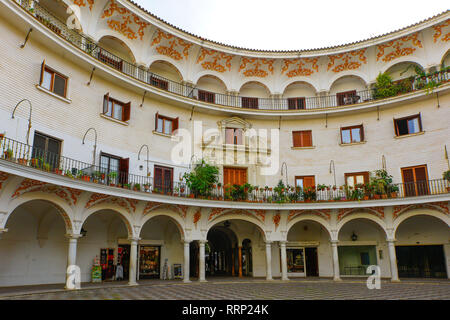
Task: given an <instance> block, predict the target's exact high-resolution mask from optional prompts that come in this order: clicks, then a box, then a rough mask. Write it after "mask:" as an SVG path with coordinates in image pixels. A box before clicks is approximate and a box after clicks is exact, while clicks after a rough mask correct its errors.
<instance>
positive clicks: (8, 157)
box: [5, 148, 13, 159]
mask: <svg viewBox="0 0 450 320" xmlns="http://www.w3.org/2000/svg"><path fill="white" fill-rule="evenodd" d="M5 156H6V159H11V158H12V156H13V151H12V149H10V148H8V149H7V150H6V151H5Z"/></svg>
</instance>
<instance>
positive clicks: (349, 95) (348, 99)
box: [336, 90, 360, 106]
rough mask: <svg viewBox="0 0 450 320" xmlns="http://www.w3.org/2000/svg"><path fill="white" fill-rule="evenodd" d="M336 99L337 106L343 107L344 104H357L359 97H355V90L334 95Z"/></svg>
mask: <svg viewBox="0 0 450 320" xmlns="http://www.w3.org/2000/svg"><path fill="white" fill-rule="evenodd" d="M336 99H337V104H338V106H343V105H346V104H354V103H358V101H359V99H360V97H359V96H357V95H356V90H351V91H345V92H338V93H336Z"/></svg>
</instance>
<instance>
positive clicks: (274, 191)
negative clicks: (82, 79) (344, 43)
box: [0, 135, 450, 203]
mask: <svg viewBox="0 0 450 320" xmlns="http://www.w3.org/2000/svg"><path fill="white" fill-rule="evenodd" d="M0 159H1V160H3V161H9V162H14V163H18V164H20V165H23V166H27V167H32V168H35V169H37V170H43V171H47V172H51V173H53V174H58V175H61V176H65V177H67V178H71V179H79V180H83V181H86V182H91V183H97V184H102V185H107V186H111V187H120V188H125V189H131V190H134V191H140V192H149V193H158V194H165V195H171V196H180V197H190V198H201V199H211V200H231V201H245V202H261V203H296V202H313V201H351V200H353V201H360V200H369V199H386V198H405V197H416V196H427V195H439V194H445V193H450V182H449V181H447V180H444V179H434V180H424V181H416V182H408V183H397V184H392V185H390V186H388V187H387V188H385V189H383V190H378V191H373V190H372V191H369V190H366V188H365V187H363V188H351V187H345V186H341V187H335V186H334V187H323V185H318V187H317V189H316V187H313V188H312V189H310V190H301V189H299V188H294V187H289V186H286V187H284V188H280V187H275V188H269V187H268V186H267V187H261V188H259V187H251V189H247V190H246V189H242V188H241V192H240V193H239V192H236V190H237V189H236V188H237V187H235V186H224V187H222V186H220V185H215V186H213V187H212V189H211V191H210V192H209V194H208V195H206V196H198V195H196V194H194V193H193V192H191V190H189V188H188V186H187V184H186V182H184V181H163V179H162V178H161V179H160V178H157V179H155V178H154V177H153V178H152V177H148V176H143V175H136V174H130V173H128V172H120V171H114V170H112V169H111V168H108V167H105V166H97V165H95V164H90V163H86V162H82V161H78V160H74V159H71V158H67V157H64V156H62V155H59V154H55V153H52V152H48V151H45V150H42V149H39V148H35V147H32V146H30V145H28V144H25V143H22V142H19V141H16V140H12V139H9V138H7V137H3V136H2V135H0ZM319 189H320V190H319Z"/></svg>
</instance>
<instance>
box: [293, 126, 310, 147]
mask: <svg viewBox="0 0 450 320" xmlns="http://www.w3.org/2000/svg"><path fill="white" fill-rule="evenodd" d="M292 137H293V140H294V148H303V147H312V134H311V130H305V131H293V132H292Z"/></svg>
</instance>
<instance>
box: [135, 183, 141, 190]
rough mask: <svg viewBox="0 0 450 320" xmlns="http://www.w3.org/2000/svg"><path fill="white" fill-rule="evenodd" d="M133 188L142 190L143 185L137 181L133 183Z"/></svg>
mask: <svg viewBox="0 0 450 320" xmlns="http://www.w3.org/2000/svg"><path fill="white" fill-rule="evenodd" d="M133 190H136V191H141V185H140V184H139V183H135V184H134V185H133Z"/></svg>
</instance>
